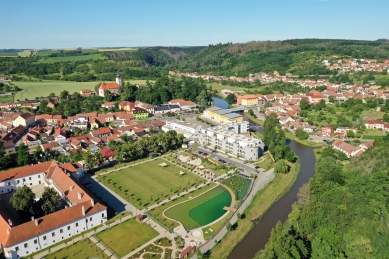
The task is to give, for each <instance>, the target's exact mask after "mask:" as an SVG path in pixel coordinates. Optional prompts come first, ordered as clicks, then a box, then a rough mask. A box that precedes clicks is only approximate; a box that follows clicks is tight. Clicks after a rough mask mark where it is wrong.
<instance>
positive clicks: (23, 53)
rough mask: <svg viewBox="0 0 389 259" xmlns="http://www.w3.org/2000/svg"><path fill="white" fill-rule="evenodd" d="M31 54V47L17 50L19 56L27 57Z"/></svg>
mask: <svg viewBox="0 0 389 259" xmlns="http://www.w3.org/2000/svg"><path fill="white" fill-rule="evenodd" d="M30 55H31V49H27V50H23V51H21V52H18V56H19V57H29V56H30Z"/></svg>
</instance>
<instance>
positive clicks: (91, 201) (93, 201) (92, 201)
mask: <svg viewBox="0 0 389 259" xmlns="http://www.w3.org/2000/svg"><path fill="white" fill-rule="evenodd" d="M90 203H91V204H92V207H93V206H95V200H94V199H91V200H90Z"/></svg>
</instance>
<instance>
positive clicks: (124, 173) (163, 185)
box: [98, 159, 203, 208]
mask: <svg viewBox="0 0 389 259" xmlns="http://www.w3.org/2000/svg"><path fill="white" fill-rule="evenodd" d="M162 163H166V164H167V165H168V166H166V167H162V166H160V165H159V164H162ZM181 171H183V169H181V168H179V167H177V166H175V165H173V164H171V163H169V162H167V161H165V160H163V159H156V160H152V161H150V162H147V163H144V164H139V165H136V166H133V167H129V168H126V169H123V170H120V171H116V172H113V173H110V174H107V175H100V176H99V177H98V180H99V181H100V182H101V183H103V184H104V185H106V186H107V187H109V188H110V189H111V190H113V191H114V192H116V193H117V194H119V195H120V196H121V197H123V198H124V199H126V200H127V201H129V202H130V203H131V204H133V205H134V206H136V207H138V208H144V207H146V206H149V205H152V204H155V203H156V202H158V201H159V200H164V199H167V198H168V197H169V196H173V195H175V194H177V193H178V192H181V191H182V190H183V189H186V188H188V189H189V188H191V187H193V186H195V185H198V184H199V183H202V182H203V179H202V178H200V177H198V176H196V175H195V174H193V173H190V172H188V171H185V174H184V175H180V172H181Z"/></svg>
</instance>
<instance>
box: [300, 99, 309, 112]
mask: <svg viewBox="0 0 389 259" xmlns="http://www.w3.org/2000/svg"><path fill="white" fill-rule="evenodd" d="M300 108H301V110H309V109H310V108H311V105H310V104H309V102H308V101H307V100H305V99H302V100H301V101H300Z"/></svg>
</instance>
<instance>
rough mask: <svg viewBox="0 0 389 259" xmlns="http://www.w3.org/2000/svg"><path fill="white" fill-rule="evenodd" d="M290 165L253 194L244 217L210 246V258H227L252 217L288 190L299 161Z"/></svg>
mask: <svg viewBox="0 0 389 259" xmlns="http://www.w3.org/2000/svg"><path fill="white" fill-rule="evenodd" d="M290 166H291V171H290V172H289V173H288V174H277V175H276V177H275V178H274V180H273V181H272V182H271V183H270V184H269V185H267V186H266V187H265V188H264V189H263V190H261V191H259V192H258V193H257V194H256V195H255V197H254V199H253V200H252V201H251V203H250V205H249V206H248V208H247V209H246V210H245V213H244V217H242V219H240V220H239V221H238V222H237V226H236V227H235V228H234V230H232V231H230V232H228V233H227V234H226V235H225V236H224V238H223V239H222V240H221V241H220V243H219V244H217V245H216V246H214V247H213V248H212V250H211V255H210V258H213V259H221V258H227V257H228V255H229V254H230V253H231V252H232V250H233V249H234V247H235V246H236V245H237V244H238V243H239V242H240V241H241V240H242V239H243V238H244V237H245V236H246V235H247V233H248V232H249V231H250V230H251V228H252V227H253V226H254V225H253V223H252V219H257V218H261V217H262V216H263V215H264V214H265V212H266V211H267V210H268V209H269V208H270V207H271V206H272V205H273V204H274V203H275V202H276V201H277V200H278V199H280V198H281V197H282V196H283V195H284V194H286V193H287V192H288V191H289V190H290V188H291V187H292V186H293V184H294V182H295V181H296V179H297V175H298V174H299V172H300V162H299V161H297V162H296V163H295V164H290Z"/></svg>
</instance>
